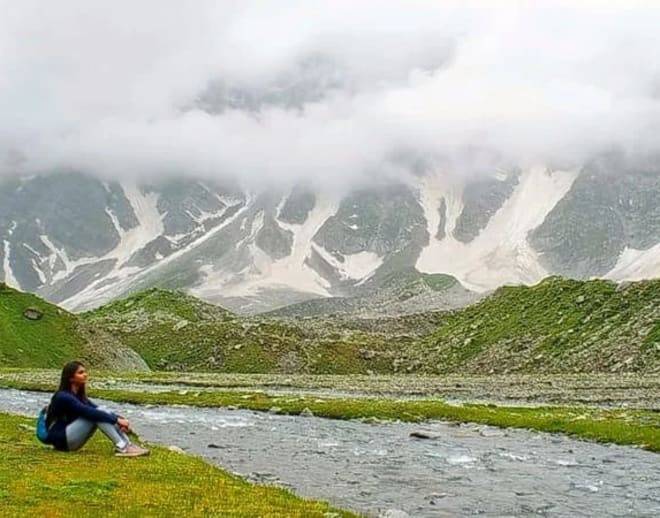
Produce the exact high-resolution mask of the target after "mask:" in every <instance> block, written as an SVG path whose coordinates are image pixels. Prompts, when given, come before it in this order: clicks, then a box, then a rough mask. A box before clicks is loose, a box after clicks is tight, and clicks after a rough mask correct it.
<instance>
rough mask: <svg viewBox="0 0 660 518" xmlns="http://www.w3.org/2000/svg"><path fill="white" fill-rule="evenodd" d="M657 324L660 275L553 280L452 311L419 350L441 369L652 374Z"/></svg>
mask: <svg viewBox="0 0 660 518" xmlns="http://www.w3.org/2000/svg"><path fill="white" fill-rule="evenodd" d="M658 325H660V280H654V281H641V282H636V283H630V284H629V285H628V286H624V287H619V286H617V285H616V284H615V283H613V282H609V281H604V280H593V281H587V282H584V281H575V280H568V279H562V278H559V277H549V278H547V279H544V280H543V281H542V282H540V283H538V284H537V285H535V286H515V287H514V286H506V287H503V288H500V289H498V290H497V291H496V292H495V293H494V294H493V295H492V296H490V297H488V298H486V299H484V300H483V301H482V302H480V303H478V304H475V305H474V306H470V307H468V308H465V309H462V310H457V311H454V312H452V313H448V314H447V316H446V319H445V322H444V323H443V324H442V325H441V326H439V327H438V328H437V329H436V331H435V332H434V333H432V335H431V336H429V337H428V338H426V339H424V340H423V341H422V343H423V344H424V345H423V347H421V349H423V350H424V351H426V355H427V358H428V363H429V364H432V365H435V366H436V367H437V372H453V371H457V370H459V369H460V371H461V372H487V373H491V372H492V373H498V372H610V371H611V370H621V369H623V370H628V371H636V370H643V371H647V372H653V371H657V369H658V368H660V350H659V349H660V340H659V336H660V335H658ZM656 344H658V348H656ZM624 361H627V363H625V364H622V362H624Z"/></svg>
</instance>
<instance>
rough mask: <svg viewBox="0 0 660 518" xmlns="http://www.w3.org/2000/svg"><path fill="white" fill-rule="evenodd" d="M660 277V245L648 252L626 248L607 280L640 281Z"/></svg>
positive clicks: (608, 274) (607, 275)
mask: <svg viewBox="0 0 660 518" xmlns="http://www.w3.org/2000/svg"><path fill="white" fill-rule="evenodd" d="M657 277H660V243H658V244H657V245H655V246H653V247H651V248H649V249H648V250H636V249H634V248H628V247H626V248H625V249H624V250H623V252H621V255H620V256H619V260H618V261H617V263H616V265H615V266H614V268H612V269H611V270H610V271H609V272H608V273H607V274H606V275H605V278H606V279H610V280H613V281H640V280H642V279H654V278H657Z"/></svg>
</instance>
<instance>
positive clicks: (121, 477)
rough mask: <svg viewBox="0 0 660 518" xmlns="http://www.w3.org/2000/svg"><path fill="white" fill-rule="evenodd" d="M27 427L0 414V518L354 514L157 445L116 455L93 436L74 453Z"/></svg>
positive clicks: (19, 419) (24, 420)
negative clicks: (146, 451)
mask: <svg viewBox="0 0 660 518" xmlns="http://www.w3.org/2000/svg"><path fill="white" fill-rule="evenodd" d="M33 430H34V421H33V420H32V419H28V418H25V417H16V416H10V415H7V414H2V413H0V515H1V516H16V517H22V516H49V517H67V516H72V515H77V516H114V517H122V518H124V517H138V516H140V517H141V516H154V517H156V516H157V517H165V516H171V517H179V516H186V517H187V516H190V517H193V516H199V517H203V516H227V517H232V516H235V517H245V516H255V517H256V516H260V517H300V518H303V517H308V516H309V517H315V516H316V517H323V516H324V515H325V513H336V514H335V515H336V516H346V517H349V516H355V515H354V514H352V513H348V512H344V511H340V510H337V509H333V508H331V507H330V506H329V505H328V504H326V503H323V502H315V501H308V500H303V499H301V498H299V497H296V496H295V495H293V494H292V493H290V492H288V491H285V490H283V489H279V488H275V487H267V486H255V485H253V484H249V483H247V482H245V481H243V480H241V479H239V478H237V477H234V476H232V475H229V474H228V473H226V472H224V471H222V470H220V469H218V468H215V467H213V466H211V465H209V464H206V463H205V462H203V461H202V460H200V459H197V458H194V457H190V456H187V455H182V454H179V453H176V452H172V451H169V450H167V449H165V448H162V447H153V448H152V454H151V455H150V456H149V457H140V458H134V459H123V458H117V457H115V456H113V455H112V445H109V444H108V442H107V440H105V438H103V437H101V436H99V435H98V434H97V435H96V436H95V437H94V438H92V440H91V441H90V443H89V444H87V445H86V446H85V447H84V448H83V449H82V450H80V451H79V452H76V453H60V452H57V451H55V450H53V449H52V448H50V447H46V446H43V445H41V444H40V443H39V442H38V441H37V440H36V438H35V437H34V431H33Z"/></svg>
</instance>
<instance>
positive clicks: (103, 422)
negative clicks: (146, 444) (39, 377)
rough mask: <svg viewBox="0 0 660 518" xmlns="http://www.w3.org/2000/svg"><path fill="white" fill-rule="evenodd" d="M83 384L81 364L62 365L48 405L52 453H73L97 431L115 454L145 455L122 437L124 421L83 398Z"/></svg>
mask: <svg viewBox="0 0 660 518" xmlns="http://www.w3.org/2000/svg"><path fill="white" fill-rule="evenodd" d="M86 383H87V370H86V369H85V366H84V365H83V364H82V363H80V362H78V361H72V362H69V363H67V364H66V365H65V366H64V368H63V369H62V378H61V380H60V386H59V388H58V389H57V392H55V394H54V395H53V398H52V399H51V401H50V405H49V406H48V413H47V417H46V424H47V426H48V443H49V444H52V445H53V446H54V447H55V449H56V450H60V451H76V450H79V449H80V448H82V447H83V446H84V445H85V443H86V442H87V441H88V440H89V439H90V438H91V437H92V435H94V432H95V431H96V429H97V428H99V429H100V430H101V431H102V432H103V433H104V434H105V435H106V436H107V437H108V438H109V439H110V440H111V441H112V442H113V443H114V445H115V448H116V452H115V455H117V456H120V457H139V456H140V455H147V454H148V453H149V450H145V449H144V448H140V447H139V446H136V445H134V444H132V443H131V440H130V439H129V438H128V435H126V434H127V433H128V432H129V431H130V429H131V424H130V423H129V422H128V419H124V418H123V417H120V416H118V415H116V414H113V413H111V412H106V411H105V410H102V409H100V408H98V407H97V406H96V405H95V404H94V403H92V402H91V401H90V400H89V399H88V398H87V389H86V385H85V384H86Z"/></svg>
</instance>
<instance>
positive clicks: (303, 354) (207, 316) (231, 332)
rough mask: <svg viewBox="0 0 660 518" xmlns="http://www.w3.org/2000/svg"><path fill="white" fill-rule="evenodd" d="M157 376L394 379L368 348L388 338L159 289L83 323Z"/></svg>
mask: <svg viewBox="0 0 660 518" xmlns="http://www.w3.org/2000/svg"><path fill="white" fill-rule="evenodd" d="M83 319H84V320H85V321H86V322H87V324H88V325H90V326H93V327H95V328H99V329H103V330H105V331H107V332H109V333H111V334H112V335H113V336H115V337H116V339H117V340H118V341H121V342H122V343H124V344H126V345H127V346H129V347H131V348H132V349H133V350H135V351H136V352H137V353H138V354H140V355H141V356H142V358H144V360H145V361H146V362H147V364H148V365H149V366H150V367H151V368H152V369H155V370H201V371H205V370H210V371H219V372H261V373H266V372H306V373H322V372H324V373H336V372H348V373H350V372H366V371H367V370H369V369H375V370H377V371H379V372H389V369H390V365H391V362H389V363H387V362H386V363H383V362H378V361H374V358H375V356H372V355H371V354H365V353H364V351H363V348H362V347H361V344H368V345H370V346H371V345H375V346H378V347H380V348H382V349H387V350H390V353H391V354H394V350H393V349H392V344H391V343H388V340H387V337H386V336H385V335H383V336H380V335H376V334H371V333H368V332H364V331H359V330H352V331H349V332H343V331H342V330H341V329H337V328H336V327H335V326H333V325H331V324H330V325H316V324H309V325H307V326H301V325H298V323H294V322H290V321H283V320H278V319H272V318H258V317H240V316H238V315H235V314H233V313H231V312H229V311H227V310H225V309H223V308H220V307H218V306H213V305H211V304H207V303H205V302H203V301H201V300H199V299H197V298H195V297H192V296H190V295H187V294H185V293H182V292H177V291H169V290H163V289H158V288H153V289H150V290H147V291H144V292H140V293H138V294H136V295H133V296H130V297H128V298H126V299H123V300H119V301H116V302H113V303H112V304H110V305H108V306H104V307H102V308H99V309H97V310H95V311H91V312H89V313H86V314H84V315H83Z"/></svg>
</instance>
